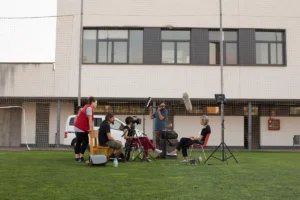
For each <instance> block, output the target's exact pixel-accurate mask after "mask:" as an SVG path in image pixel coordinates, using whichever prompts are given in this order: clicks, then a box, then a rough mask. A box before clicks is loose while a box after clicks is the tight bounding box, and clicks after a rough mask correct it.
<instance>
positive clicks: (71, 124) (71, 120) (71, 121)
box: [69, 117, 75, 126]
mask: <svg viewBox="0 0 300 200" xmlns="http://www.w3.org/2000/svg"><path fill="white" fill-rule="evenodd" d="M74 121H75V117H72V118H71V119H70V122H69V125H70V126H73V125H74Z"/></svg>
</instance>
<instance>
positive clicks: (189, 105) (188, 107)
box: [182, 92, 193, 112]
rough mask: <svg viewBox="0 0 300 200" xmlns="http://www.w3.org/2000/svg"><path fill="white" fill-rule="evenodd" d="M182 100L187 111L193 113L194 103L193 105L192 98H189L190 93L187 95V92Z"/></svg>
mask: <svg viewBox="0 0 300 200" xmlns="http://www.w3.org/2000/svg"><path fill="white" fill-rule="evenodd" d="M182 99H183V102H184V105H185V108H186V110H187V111H188V112H192V110H193V106H192V103H191V100H190V97H189V95H188V93H186V92H185V93H183V95H182Z"/></svg>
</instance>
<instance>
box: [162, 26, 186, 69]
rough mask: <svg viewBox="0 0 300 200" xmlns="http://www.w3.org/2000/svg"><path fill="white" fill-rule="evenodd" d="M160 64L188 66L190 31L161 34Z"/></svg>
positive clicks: (163, 32)
mask: <svg viewBox="0 0 300 200" xmlns="http://www.w3.org/2000/svg"><path fill="white" fill-rule="evenodd" d="M161 40H162V63H167V64H189V63H190V31H167V30H163V31H162V32H161Z"/></svg>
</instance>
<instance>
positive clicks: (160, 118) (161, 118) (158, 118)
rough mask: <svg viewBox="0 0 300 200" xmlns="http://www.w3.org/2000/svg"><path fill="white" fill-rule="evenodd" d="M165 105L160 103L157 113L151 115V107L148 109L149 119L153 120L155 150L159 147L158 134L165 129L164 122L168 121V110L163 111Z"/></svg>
mask: <svg viewBox="0 0 300 200" xmlns="http://www.w3.org/2000/svg"><path fill="white" fill-rule="evenodd" d="M165 108H166V104H165V103H164V102H161V103H160V105H159V107H158V109H157V111H156V112H155V113H154V114H153V110H152V107H150V108H149V109H150V118H151V119H155V125H154V128H155V142H156V148H159V146H160V134H161V132H162V131H163V130H164V129H165V128H166V122H167V120H168V110H167V109H165Z"/></svg>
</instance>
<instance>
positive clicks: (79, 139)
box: [74, 97, 97, 162]
mask: <svg viewBox="0 0 300 200" xmlns="http://www.w3.org/2000/svg"><path fill="white" fill-rule="evenodd" d="M96 107H97V101H96V98H95V97H89V100H88V104H86V105H85V106H84V107H83V108H82V109H81V110H80V112H79V114H78V117H77V119H76V122H75V125H74V126H75V135H76V145H75V160H76V161H77V162H84V152H85V150H86V147H87V145H88V144H89V136H88V135H89V132H91V131H93V130H94V109H95V108H96Z"/></svg>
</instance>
